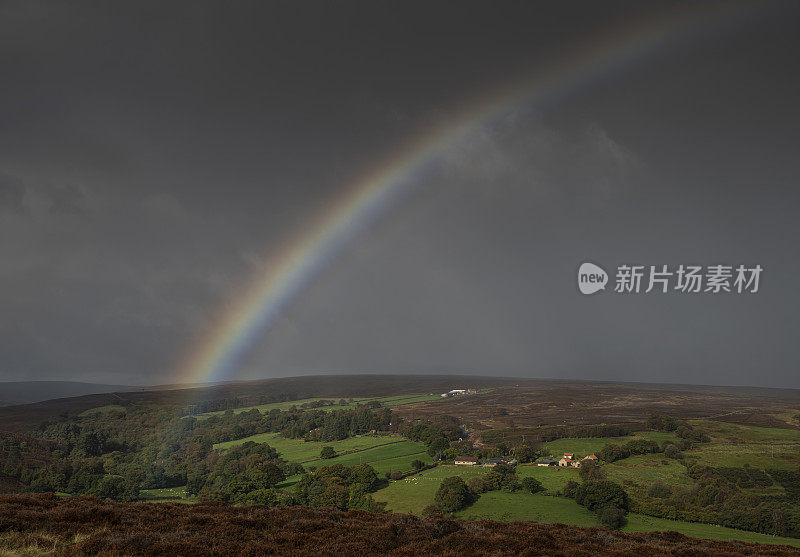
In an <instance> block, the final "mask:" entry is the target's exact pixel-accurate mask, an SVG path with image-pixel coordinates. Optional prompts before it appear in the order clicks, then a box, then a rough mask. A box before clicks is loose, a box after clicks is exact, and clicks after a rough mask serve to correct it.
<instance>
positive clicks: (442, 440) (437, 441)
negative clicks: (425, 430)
mask: <svg viewBox="0 0 800 557" xmlns="http://www.w3.org/2000/svg"><path fill="white" fill-rule="evenodd" d="M449 446H450V441H448V440H447V438H446V437H442V436H438V437H433V438H431V441H430V443H429V444H428V454H429V455H431V456H436V455H437V454H438V453H439V452H440V451H444V450H446V449H447V448H448V447H449Z"/></svg>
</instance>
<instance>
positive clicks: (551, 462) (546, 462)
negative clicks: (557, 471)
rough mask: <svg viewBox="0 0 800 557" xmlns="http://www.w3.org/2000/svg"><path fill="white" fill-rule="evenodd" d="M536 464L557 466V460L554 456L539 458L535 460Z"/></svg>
mask: <svg viewBox="0 0 800 557" xmlns="http://www.w3.org/2000/svg"><path fill="white" fill-rule="evenodd" d="M535 464H536V466H558V461H557V460H556V459H555V458H546V457H544V458H539V459H537V460H536V463H535Z"/></svg>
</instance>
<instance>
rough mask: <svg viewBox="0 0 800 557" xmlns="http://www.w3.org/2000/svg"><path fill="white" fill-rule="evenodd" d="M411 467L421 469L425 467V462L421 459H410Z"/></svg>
mask: <svg viewBox="0 0 800 557" xmlns="http://www.w3.org/2000/svg"><path fill="white" fill-rule="evenodd" d="M411 467H412V468H413V469H414V470H422V469H423V468H425V463H424V462H422V461H421V460H413V461H411Z"/></svg>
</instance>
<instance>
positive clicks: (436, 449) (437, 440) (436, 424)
mask: <svg viewBox="0 0 800 557" xmlns="http://www.w3.org/2000/svg"><path fill="white" fill-rule="evenodd" d="M397 431H398V432H399V433H401V434H402V435H403V436H405V437H406V438H408V439H410V440H412V441H420V442H422V443H425V445H427V447H428V454H429V455H430V456H439V457H441V458H444V455H445V452H446V451H447V450H448V449H449V448H450V443H451V442H452V441H457V440H460V439H461V436H462V435H463V431H462V429H461V425H460V424H459V421H458V419H457V418H454V417H453V416H447V415H441V416H434V417H433V418H431V419H430V420H429V421H427V422H425V423H420V424H411V423H407V422H399V423H398V427H397Z"/></svg>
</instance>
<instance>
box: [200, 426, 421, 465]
mask: <svg viewBox="0 0 800 557" xmlns="http://www.w3.org/2000/svg"><path fill="white" fill-rule="evenodd" d="M248 441H253V442H255V443H267V444H269V446H271V447H272V448H274V449H275V450H276V451H278V452H279V453H280V455H281V457H283V459H284V460H287V461H289V462H308V461H311V460H317V459H318V458H319V453H320V451H321V450H322V447H325V446H331V447H333V449H334V450H335V451H336V453H337V454H340V453H346V452H352V451H363V450H365V449H370V448H372V447H376V446H379V445H386V444H387V443H403V442H404V441H405V439H403V438H402V437H400V436H399V435H362V436H361V437H348V438H347V439H343V440H341V441H328V442H323V441H303V440H302V439H286V438H284V437H281V435H280V434H279V433H260V434H258V435H251V436H250V437H244V438H242V439H237V440H235V441H226V442H224V443H217V444H216V445H214V448H215V449H221V450H224V449H228V448H230V447H235V446H237V445H242V444H244V443H247V442H248ZM423 450H424V449H423ZM331 460H334V459H331Z"/></svg>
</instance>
